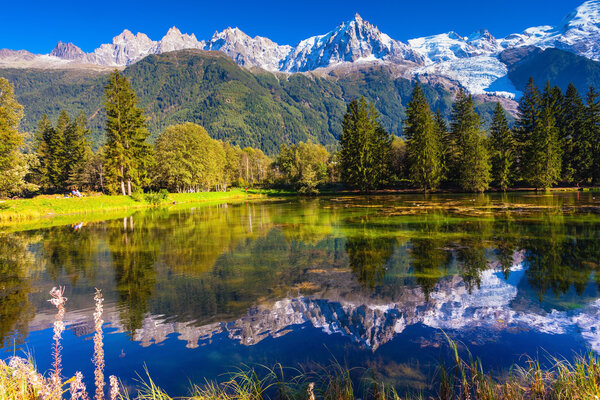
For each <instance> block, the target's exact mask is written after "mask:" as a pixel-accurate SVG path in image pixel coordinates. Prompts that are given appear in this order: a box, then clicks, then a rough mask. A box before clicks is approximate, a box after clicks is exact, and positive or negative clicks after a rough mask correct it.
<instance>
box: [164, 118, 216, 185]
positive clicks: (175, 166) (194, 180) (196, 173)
mask: <svg viewBox="0 0 600 400" xmlns="http://www.w3.org/2000/svg"><path fill="white" fill-rule="evenodd" d="M155 153H156V175H157V177H156V179H157V181H158V182H159V183H160V185H161V187H165V188H168V189H169V190H172V191H176V192H179V193H181V192H188V191H194V192H197V191H200V190H208V189H210V188H211V187H215V186H219V185H221V184H222V183H223V181H224V180H225V170H224V167H225V165H226V153H225V150H224V149H223V145H222V144H221V142H219V141H216V140H213V139H211V138H210V136H208V133H207V132H206V130H205V129H204V128H202V127H201V126H198V125H195V124H192V123H190V122H187V123H185V124H181V125H174V126H170V127H168V128H167V129H166V130H165V132H164V133H163V134H161V135H160V136H159V137H158V139H157V141H156V146H155Z"/></svg>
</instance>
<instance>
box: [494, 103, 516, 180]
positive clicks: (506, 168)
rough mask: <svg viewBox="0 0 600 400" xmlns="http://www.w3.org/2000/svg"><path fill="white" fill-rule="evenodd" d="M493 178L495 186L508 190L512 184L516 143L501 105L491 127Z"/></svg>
mask: <svg viewBox="0 0 600 400" xmlns="http://www.w3.org/2000/svg"><path fill="white" fill-rule="evenodd" d="M490 141H491V155H492V156H491V161H492V178H493V181H494V184H495V185H496V186H497V187H498V188H500V189H502V190H506V189H507V188H508V187H509V186H510V185H511V183H512V178H513V166H514V156H515V154H514V148H515V141H514V138H513V132H512V130H511V129H510V128H509V126H508V121H507V119H506V113H505V111H504V108H503V107H502V105H500V103H496V108H495V110H494V115H493V117H492V124H491V127H490Z"/></svg>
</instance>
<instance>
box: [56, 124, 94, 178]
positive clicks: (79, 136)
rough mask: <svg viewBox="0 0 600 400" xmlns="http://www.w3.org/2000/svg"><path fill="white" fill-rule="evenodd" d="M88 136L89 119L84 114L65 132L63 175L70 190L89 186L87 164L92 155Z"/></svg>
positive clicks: (68, 126) (69, 125)
mask: <svg viewBox="0 0 600 400" xmlns="http://www.w3.org/2000/svg"><path fill="white" fill-rule="evenodd" d="M88 135H89V129H88V128H87V118H86V117H85V114H83V112H82V113H80V114H79V116H78V117H77V118H75V119H73V120H71V122H70V123H69V124H68V125H67V127H66V129H65V131H64V135H63V140H64V149H65V151H66V154H65V164H64V173H63V175H64V177H65V185H66V187H67V188H68V189H81V188H82V187H84V186H86V185H88V180H87V178H86V164H87V163H88V160H89V158H90V157H91V153H92V152H91V149H90V145H89V143H88V141H87V136H88Z"/></svg>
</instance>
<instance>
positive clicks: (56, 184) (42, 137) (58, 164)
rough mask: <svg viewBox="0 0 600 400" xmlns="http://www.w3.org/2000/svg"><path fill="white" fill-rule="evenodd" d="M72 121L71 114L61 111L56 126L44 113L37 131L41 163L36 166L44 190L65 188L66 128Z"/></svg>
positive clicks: (37, 149)
mask: <svg viewBox="0 0 600 400" xmlns="http://www.w3.org/2000/svg"><path fill="white" fill-rule="evenodd" d="M69 123H70V120H69V116H68V115H67V113H66V112H65V111H64V110H63V111H61V113H60V115H59V117H58V121H57V124H56V127H55V126H53V125H52V122H51V121H50V119H49V118H48V116H47V115H43V116H42V119H41V120H40V122H39V124H38V130H37V132H36V152H37V154H38V159H39V164H38V166H37V168H36V172H37V176H38V183H39V184H40V185H41V186H42V188H43V189H44V190H47V191H52V192H59V191H62V190H64V189H65V173H64V165H65V156H66V152H65V147H64V129H66V126H67V125H68V124H69Z"/></svg>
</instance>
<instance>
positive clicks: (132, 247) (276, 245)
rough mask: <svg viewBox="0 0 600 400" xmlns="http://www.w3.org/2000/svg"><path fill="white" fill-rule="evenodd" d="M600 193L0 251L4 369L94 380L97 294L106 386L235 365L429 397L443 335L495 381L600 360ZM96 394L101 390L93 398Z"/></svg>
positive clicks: (216, 224) (56, 234) (163, 222)
mask: <svg viewBox="0 0 600 400" xmlns="http://www.w3.org/2000/svg"><path fill="white" fill-rule="evenodd" d="M599 265H600V194H593V193H564V194H553V195H536V194H511V195H499V194H498V195H482V196H475V195H439V196H424V195H402V196H380V197H334V198H318V199H286V200H277V201H266V202H254V203H248V204H228V205H227V204H223V205H219V206H205V207H200V208H195V209H188V210H175V211H174V210H167V209H164V210H162V209H161V210H151V211H145V212H138V213H134V214H132V215H131V216H128V217H126V218H120V219H116V220H109V221H102V222H94V223H87V224H86V223H83V224H82V225H81V224H75V225H68V226H56V227H50V228H44V229H36V230H29V231H23V232H13V233H6V234H2V235H0V343H1V348H0V357H2V358H7V357H9V356H11V355H12V354H19V355H22V354H23V353H24V352H28V353H31V354H32V355H33V356H34V358H35V359H36V362H37V365H38V366H39V368H40V369H42V370H46V369H48V368H50V363H51V337H52V331H51V329H50V327H51V324H52V322H53V319H54V310H53V308H52V306H51V304H49V303H48V302H47V299H48V297H49V296H48V292H49V290H50V289H51V288H52V287H53V286H57V285H64V286H65V287H66V292H65V295H66V296H67V297H68V302H67V314H66V322H67V325H68V329H67V331H66V332H65V334H64V341H63V347H64V357H63V362H64V374H65V375H67V376H70V375H71V374H73V373H74V372H75V371H77V370H80V371H82V372H83V373H84V375H85V376H87V377H91V376H93V373H92V365H91V361H90V360H91V358H92V354H93V342H92V334H93V319H92V313H93V292H94V288H95V287H96V288H99V289H102V291H103V293H104V296H105V299H106V300H105V307H104V310H105V314H104V320H105V333H106V336H105V351H106V365H107V367H106V375H109V374H115V375H117V376H119V377H120V378H121V379H122V380H123V381H124V382H125V383H126V384H134V383H135V378H136V376H137V374H138V373H139V374H143V371H144V365H145V366H147V368H148V370H149V371H150V373H151V375H152V376H153V378H154V379H155V380H156V382H157V383H158V384H159V385H160V386H163V387H164V388H165V389H167V390H168V391H169V392H170V393H171V394H172V395H184V394H186V393H187V390H188V388H189V383H190V381H191V382H196V383H201V382H204V381H205V379H209V380H213V379H214V380H219V379H224V375H223V374H224V373H226V372H230V371H233V370H235V369H236V368H238V367H239V366H240V365H242V364H245V365H257V364H263V365H268V366H272V365H274V364H275V363H276V362H280V363H282V364H283V365H286V366H293V367H297V368H301V369H304V370H311V369H315V368H319V367H318V365H328V364H330V363H331V362H332V360H337V362H339V363H341V364H344V365H347V366H349V367H358V368H360V369H363V368H364V369H368V368H371V369H374V370H376V371H378V373H379V374H380V375H381V377H382V379H385V380H386V381H387V382H393V383H394V384H395V385H397V386H398V387H399V388H400V389H401V390H402V389H409V390H413V391H414V390H417V391H420V390H423V391H428V390H430V389H431V387H429V386H428V384H429V381H430V379H431V377H432V375H433V374H434V373H435V368H436V366H437V365H438V364H439V362H440V361H443V360H445V359H446V358H447V357H448V354H449V353H448V346H447V343H446V339H445V336H444V333H446V334H448V335H449V336H450V337H452V338H453V339H455V340H458V341H460V343H462V344H463V345H464V346H465V347H468V348H469V350H470V351H471V353H473V354H474V355H475V356H477V357H480V358H481V359H482V361H483V364H484V366H485V367H486V368H488V369H489V370H490V371H501V370H503V369H505V368H508V367H509V366H510V365H511V364H513V363H524V362H525V361H526V357H527V356H530V357H539V358H540V359H542V361H543V360H544V359H546V358H547V357H548V356H561V357H565V358H567V359H571V358H573V357H574V356H575V355H576V354H582V353H584V352H586V351H589V350H593V351H596V352H600V294H599V285H600V273H598V272H597V271H598V268H599ZM89 386H90V387H91V382H90V385H89Z"/></svg>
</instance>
